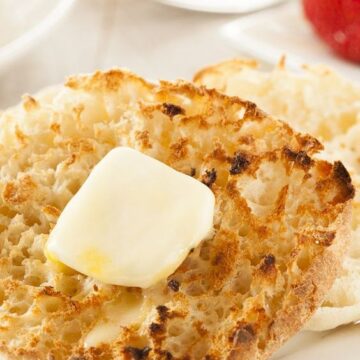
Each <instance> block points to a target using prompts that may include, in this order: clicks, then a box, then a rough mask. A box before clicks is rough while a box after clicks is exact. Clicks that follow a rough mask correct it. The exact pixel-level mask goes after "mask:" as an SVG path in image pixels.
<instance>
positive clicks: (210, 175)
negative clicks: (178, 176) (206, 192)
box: [202, 168, 217, 188]
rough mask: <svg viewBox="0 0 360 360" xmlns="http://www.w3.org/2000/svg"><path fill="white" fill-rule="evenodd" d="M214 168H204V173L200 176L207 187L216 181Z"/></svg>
mask: <svg viewBox="0 0 360 360" xmlns="http://www.w3.org/2000/svg"><path fill="white" fill-rule="evenodd" d="M216 177H217V174H216V170H215V169H214V168H213V169H211V170H205V174H204V175H203V176H202V182H203V184H205V185H206V186H208V187H209V188H211V186H212V184H213V183H214V182H215V181H216Z"/></svg>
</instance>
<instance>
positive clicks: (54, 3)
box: [0, 0, 75, 71]
mask: <svg viewBox="0 0 360 360" xmlns="http://www.w3.org/2000/svg"><path fill="white" fill-rule="evenodd" d="M74 1H75V0H51V1H49V0H32V1H30V0H27V1H26V2H22V1H14V0H0V71H3V70H4V69H5V68H6V66H7V65H9V64H10V63H11V62H12V61H14V60H15V59H17V58H18V57H19V56H21V55H24V54H25V52H26V51H27V50H29V49H30V48H31V47H32V46H34V45H36V44H37V42H38V41H39V40H40V39H41V38H42V37H44V36H45V35H47V34H49V32H50V30H51V28H52V27H53V26H54V25H55V24H56V23H57V22H58V21H59V20H60V19H61V18H62V17H63V16H64V15H65V14H66V12H67V11H68V10H69V9H70V7H71V6H72V4H73V3H74ZM11 6H13V8H12V9H11ZM1 7H2V8H1ZM10 12H11V16H9V13H10ZM1 17H3V18H1ZM2 26H3V28H2ZM4 29H5V30H4ZM6 30H7V32H6Z"/></svg>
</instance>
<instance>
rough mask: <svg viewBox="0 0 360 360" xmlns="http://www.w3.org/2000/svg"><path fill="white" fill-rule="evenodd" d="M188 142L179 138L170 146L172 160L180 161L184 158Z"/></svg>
mask: <svg viewBox="0 0 360 360" xmlns="http://www.w3.org/2000/svg"><path fill="white" fill-rule="evenodd" d="M188 142H189V141H188V139H185V138H181V139H179V140H178V141H177V142H176V143H173V144H171V145H170V149H171V155H172V157H173V158H174V159H176V160H180V159H183V158H185V157H186V155H187V144H188Z"/></svg>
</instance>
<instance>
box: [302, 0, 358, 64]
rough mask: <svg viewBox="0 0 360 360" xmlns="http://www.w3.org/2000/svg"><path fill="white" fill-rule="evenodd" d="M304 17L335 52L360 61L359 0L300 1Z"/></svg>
mask: <svg viewBox="0 0 360 360" xmlns="http://www.w3.org/2000/svg"><path fill="white" fill-rule="evenodd" d="M303 7H304V11H305V15H306V17H307V18H308V19H309V20H310V22H311V23H312V25H313V27H314V28H315V30H316V32H317V33H318V34H319V35H320V37H321V38H322V39H323V40H325V41H326V43H327V44H329V45H330V46H331V47H332V48H333V49H334V50H335V51H336V52H337V53H338V54H339V55H341V56H343V57H344V58H346V59H348V60H352V61H356V62H360V0H303Z"/></svg>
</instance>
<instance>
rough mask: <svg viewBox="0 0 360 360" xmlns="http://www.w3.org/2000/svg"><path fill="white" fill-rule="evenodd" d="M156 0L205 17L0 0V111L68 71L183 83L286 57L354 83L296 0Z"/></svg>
mask: <svg viewBox="0 0 360 360" xmlns="http://www.w3.org/2000/svg"><path fill="white" fill-rule="evenodd" d="M303 1H304V2H305V1H308V2H311V1H312V2H314V0H303ZM353 1H355V2H356V1H357V0H353ZM162 2H164V3H170V5H179V4H180V5H181V6H183V7H187V8H194V7H196V6H197V10H199V9H200V10H205V11H191V10H189V9H182V8H179V7H173V6H167V5H164V4H161V3H160V1H159V2H157V1H152V0H19V1H14V0H0V109H1V108H2V109H3V108H5V107H8V106H10V105H13V104H16V103H17V102H18V101H19V98H20V96H21V95H22V94H24V93H34V92H36V91H37V90H39V89H41V88H43V87H45V86H48V85H53V84H58V83H62V82H63V80H64V78H65V77H66V76H68V75H70V74H75V73H82V72H91V71H94V70H96V69H106V68H110V67H114V66H121V67H127V68H129V69H131V70H132V71H134V72H137V73H138V74H140V75H142V76H144V77H146V78H148V79H159V78H163V79H175V78H186V79H191V77H192V75H193V74H194V72H195V71H196V70H198V69H199V68H202V67H204V66H206V65H208V64H213V63H215V62H218V61H221V60H224V59H226V58H233V57H244V56H247V57H254V56H255V57H256V58H258V59H260V60H262V61H263V62H265V63H266V64H268V66H274V65H275V64H276V63H277V62H278V59H279V57H280V56H281V55H282V54H287V63H288V65H289V66H290V67H293V68H294V67H295V68H296V67H299V66H300V65H301V64H303V63H305V62H326V63H327V64H330V65H331V66H333V67H335V68H338V69H340V71H341V72H342V73H343V74H345V75H347V76H348V77H351V78H352V79H356V78H357V79H358V80H360V78H359V77H360V71H359V67H358V64H354V63H353V64H350V63H346V62H345V61H343V60H339V59H338V58H336V57H335V56H334V55H333V53H332V52H331V50H330V49H329V48H328V47H327V46H325V44H323V43H322V42H321V41H320V40H319V39H318V38H317V37H316V36H315V35H314V32H313V31H312V29H311V27H310V24H309V23H306V22H305V18H304V16H303V11H302V9H301V6H300V5H301V2H300V0H241V1H239V0H207V1H205V0H193V1H191V0H162ZM322 2H324V1H323V0H322ZM193 4H197V5H196V6H194V5H193ZM224 12H225V13H224ZM359 32H360V27H359ZM335 35H336V36H338V35H339V34H335ZM341 36H342V34H341V33H340V35H339V36H338V38H339V39H340V40H342V38H341Z"/></svg>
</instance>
